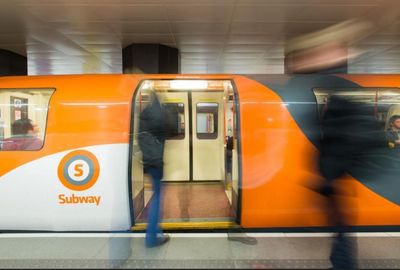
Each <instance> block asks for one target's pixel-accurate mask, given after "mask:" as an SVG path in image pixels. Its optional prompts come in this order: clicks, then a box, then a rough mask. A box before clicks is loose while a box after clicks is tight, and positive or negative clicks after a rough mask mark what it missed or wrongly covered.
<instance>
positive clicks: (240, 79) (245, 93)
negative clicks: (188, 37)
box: [0, 75, 400, 231]
mask: <svg viewBox="0 0 400 270" xmlns="http://www.w3.org/2000/svg"><path fill="white" fill-rule="evenodd" d="M399 86H400V76H399V75H296V76H285V75H252V76H236V75H76V76H27V77H3V78H0V164H1V166H0V203H1V205H2V206H3V207H2V208H1V210H0V216H1V218H0V229H1V230H48V231H110V230H112V231H117V230H130V229H131V228H132V227H134V226H138V224H139V223H140V222H141V221H140V218H139V217H140V214H141V212H143V209H144V208H145V206H146V200H145V190H146V180H145V176H144V175H143V168H142V164H141V153H140V150H139V147H138V144H137V136H136V134H137V131H138V122H139V121H137V120H138V115H139V113H140V111H141V109H142V108H143V106H145V105H146V102H147V100H146V98H147V93H148V91H156V92H157V93H158V95H159V97H160V99H161V102H162V103H163V104H164V106H165V108H166V109H168V110H169V112H170V113H171V114H173V115H174V117H175V119H176V121H177V123H176V127H175V128H176V130H175V131H174V133H173V136H172V135H171V137H169V138H167V141H166V147H165V155H164V161H165V167H164V172H165V175H164V178H165V179H164V181H165V182H167V183H168V182H170V183H180V184H183V185H184V184H190V183H223V185H224V187H225V191H226V194H227V196H228V197H229V207H230V208H231V212H232V213H233V214H231V215H229V216H228V217H221V219H220V220H218V219H214V221H221V222H222V223H218V224H225V225H226V226H231V225H237V226H240V227H242V228H299V227H321V226H322V227H323V226H326V225H327V222H326V215H325V213H324V212H323V209H322V207H321V205H322V204H323V201H324V198H323V197H321V196H320V195H319V194H317V193H316V192H314V191H313V190H311V189H309V188H307V185H310V184H311V185H312V184H313V183H317V182H318V181H319V176H318V174H317V170H316V165H315V162H314V160H315V157H316V156H317V154H318V138H319V136H320V134H319V115H320V113H321V111H322V109H323V107H324V106H326V102H327V97H328V95H329V94H331V93H333V92H334V93H335V94H339V95H346V96H347V97H349V98H351V99H353V100H356V101H358V102H365V103H368V104H371V106H373V107H374V110H373V114H374V116H375V117H376V118H378V119H380V120H381V121H382V123H383V124H384V125H382V131H384V129H385V127H384V126H385V125H387V121H388V119H389V118H390V117H391V116H392V115H394V114H400V88H399ZM21 119H31V120H32V122H31V124H32V127H33V126H34V127H35V128H32V129H31V130H30V131H29V132H30V134H29V136H30V137H32V136H35V138H37V139H38V140H39V141H40V144H39V145H37V141H36V144H35V145H36V147H31V148H29V147H25V148H24V146H23V145H25V144H29V141H28V143H26V141H24V142H23V143H19V144H18V143H16V144H15V145H14V146H15V147H14V148H12V147H11V148H10V147H9V146H7V145H9V144H10V143H15V141H17V140H16V139H15V140H13V135H14V133H15V132H13V123H14V122H16V121H18V120H21ZM14 131H15V130H14ZM24 138H25V137H24ZM226 138H229V139H230V140H231V142H232V144H231V145H232V146H231V147H230V148H231V149H229V151H230V152H229V153H230V155H227V153H228V149H227V141H228V140H227V139H226ZM396 153H397V152H396V151H393V149H389V148H386V147H382V149H381V152H380V153H379V155H376V156H379V158H375V159H372V160H371V163H369V164H368V166H361V167H360V168H357V169H356V170H354V171H352V172H351V173H350V174H349V175H348V176H347V177H346V178H345V179H343V181H342V182H343V184H344V189H345V190H346V194H347V196H346V198H345V200H346V201H347V202H348V207H347V211H348V213H349V214H351V216H352V217H353V218H352V219H351V220H352V225H356V226H388V225H393V226H398V225H400V194H399V191H398V190H399V187H400V182H399V178H398V175H399V174H398V172H399V171H398V170H399V169H400V167H399V166H396V165H393V160H396V158H397V156H396V155H397V154H396ZM386 161H391V163H390V164H392V165H387V164H389V163H387V162H386ZM227 163H230V164H231V166H230V167H227V166H226V164H227ZM371 164H373V165H372V166H371ZM167 199H168V200H178V199H179V198H167ZM208 199H209V200H212V198H208ZM199 218H201V217H199ZM227 220H228V221H229V222H227V223H223V222H224V221H227ZM203 221H204V220H203ZM177 222H178V223H179V224H181V225H184V224H185V223H190V222H187V221H185V220H178V221H177ZM213 224H214V225H215V224H217V223H207V222H202V220H201V219H199V221H198V222H197V223H196V224H195V226H193V227H197V228H204V227H206V228H211V227H209V226H213ZM225 225H224V226H225Z"/></svg>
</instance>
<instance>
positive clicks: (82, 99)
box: [0, 75, 138, 175]
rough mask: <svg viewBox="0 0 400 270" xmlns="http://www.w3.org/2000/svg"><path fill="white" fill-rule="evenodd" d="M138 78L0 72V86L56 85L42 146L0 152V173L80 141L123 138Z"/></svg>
mask: <svg viewBox="0 0 400 270" xmlns="http://www.w3.org/2000/svg"><path fill="white" fill-rule="evenodd" d="M137 83H138V80H137V79H133V78H130V77H122V76H117V75H116V76H113V75H110V76H104V75H99V76H96V75H95V76H38V77H21V78H16V77H14V78H3V79H1V80H0V84H1V88H55V89H56V91H55V92H54V94H53V96H52V97H51V99H50V103H49V110H48V120H47V126H46V135H45V143H44V147H43V149H42V150H41V151H13V152H5V151H4V152H0V159H1V160H2V166H1V167H0V175H4V174H5V173H7V172H9V171H10V170H12V169H14V168H16V167H18V166H21V165H23V164H25V163H28V162H30V161H33V160H35V159H38V158H40V157H43V156H47V155H50V154H54V153H57V152H61V151H66V150H69V149H75V148H80V147H86V146H92V145H99V144H113V143H128V138H129V126H130V120H129V119H130V108H131V106H130V104H131V98H132V94H133V91H134V90H135V87H136V86H137Z"/></svg>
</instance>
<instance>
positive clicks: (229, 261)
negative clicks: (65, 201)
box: [0, 233, 400, 269]
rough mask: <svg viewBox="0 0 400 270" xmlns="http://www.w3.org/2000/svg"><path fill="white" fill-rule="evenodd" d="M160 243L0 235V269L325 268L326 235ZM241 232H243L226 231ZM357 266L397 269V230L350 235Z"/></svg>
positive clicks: (188, 237)
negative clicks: (146, 244)
mask: <svg viewBox="0 0 400 270" xmlns="http://www.w3.org/2000/svg"><path fill="white" fill-rule="evenodd" d="M170 236H171V241H170V242H168V243H167V244H165V245H164V246H161V247H156V248H151V249H147V248H145V247H144V234H142V233H121V234H103V233H93V234H83V233H82V234H78V233H73V234H72V233H71V234H67V233H48V234H21V233H19V234H1V235H0V268H250V269H254V268H269V269H271V268H274V269H276V268H280V269H282V268H292V269H293V268H299V269H312V268H329V267H331V265H330V263H329V261H328V255H329V251H330V245H331V239H332V238H331V235H330V234H328V233H251V234H248V236H251V237H255V238H256V239H257V244H256V245H246V244H243V243H241V242H238V241H229V240H228V237H227V236H228V235H227V234H226V233H174V234H170ZM231 236H243V234H231ZM351 237H355V238H356V242H357V245H358V252H357V258H358V261H359V268H364V269H367V268H368V269H371V268H381V269H382V268H400V233H356V234H351Z"/></svg>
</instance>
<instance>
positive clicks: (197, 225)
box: [131, 221, 240, 231]
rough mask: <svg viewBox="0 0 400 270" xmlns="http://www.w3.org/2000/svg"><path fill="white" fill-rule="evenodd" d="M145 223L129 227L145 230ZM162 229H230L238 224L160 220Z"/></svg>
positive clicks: (231, 222)
mask: <svg viewBox="0 0 400 270" xmlns="http://www.w3.org/2000/svg"><path fill="white" fill-rule="evenodd" d="M146 226H147V223H137V224H136V225H135V226H133V227H132V228H131V230H132V231H144V230H146ZM160 226H161V229H163V230H182V229H185V230H187V229H189V230H190V229H193V230H195V229H207V230H212V229H232V228H239V227H240V226H239V225H238V224H237V223H236V222H233V221H205V222H201V221H198V222H162V223H161V224H160Z"/></svg>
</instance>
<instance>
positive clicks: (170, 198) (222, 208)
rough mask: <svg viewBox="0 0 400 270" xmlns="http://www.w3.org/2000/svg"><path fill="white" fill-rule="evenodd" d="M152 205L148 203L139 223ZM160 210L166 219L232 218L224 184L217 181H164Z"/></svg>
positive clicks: (171, 220) (144, 218)
mask: <svg viewBox="0 0 400 270" xmlns="http://www.w3.org/2000/svg"><path fill="white" fill-rule="evenodd" d="M150 200H151V199H150ZM149 206H150V203H146V207H145V208H144V209H143V211H142V213H141V214H140V215H139V218H138V220H137V222H139V223H140V222H145V221H146V220H147V216H148V211H149ZM161 212H162V213H161V215H162V220H163V221H164V222H176V221H212V220H217V221H221V220H230V219H231V218H232V210H231V206H230V202H229V199H228V196H227V194H226V192H225V189H224V186H223V185H222V184H221V183H215V182H212V183H193V182H192V183H164V184H163V193H162V211H161Z"/></svg>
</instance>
